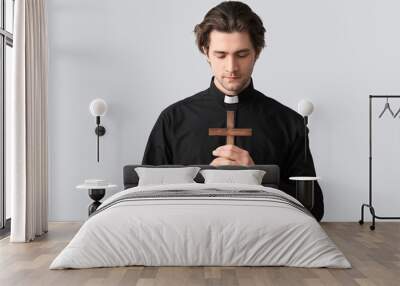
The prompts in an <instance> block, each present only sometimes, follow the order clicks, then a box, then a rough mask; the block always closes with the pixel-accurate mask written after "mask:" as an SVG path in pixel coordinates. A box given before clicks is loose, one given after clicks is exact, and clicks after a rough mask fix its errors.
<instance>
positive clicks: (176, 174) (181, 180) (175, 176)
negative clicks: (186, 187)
mask: <svg viewBox="0 0 400 286" xmlns="http://www.w3.org/2000/svg"><path fill="white" fill-rule="evenodd" d="M199 170H200V168H199V167H181V168H146V167H137V168H135V171H136V173H137V174H138V176H139V183H138V186H148V185H165V184H185V183H195V181H194V180H193V179H194V178H195V177H196V175H197V173H198V172H199Z"/></svg>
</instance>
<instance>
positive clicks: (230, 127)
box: [208, 96, 253, 145]
mask: <svg viewBox="0 0 400 286" xmlns="http://www.w3.org/2000/svg"><path fill="white" fill-rule="evenodd" d="M224 101H225V103H227V105H228V106H229V105H231V104H232V106H233V104H236V103H237V102H238V97H237V96H235V97H233V98H231V97H228V96H225V100H224ZM252 131H253V129H251V128H235V111H234V110H227V111H226V128H209V129H208V136H226V144H229V145H234V144H235V136H251V135H252Z"/></svg>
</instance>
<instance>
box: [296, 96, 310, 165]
mask: <svg viewBox="0 0 400 286" xmlns="http://www.w3.org/2000/svg"><path fill="white" fill-rule="evenodd" d="M297 111H298V112H299V113H300V114H301V115H302V116H303V117H304V162H306V161H307V124H308V116H309V115H310V114H311V113H312V112H313V111H314V105H313V104H312V102H311V101H308V100H305V99H302V100H300V101H299V103H298V105H297Z"/></svg>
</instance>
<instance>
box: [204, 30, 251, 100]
mask: <svg viewBox="0 0 400 286" xmlns="http://www.w3.org/2000/svg"><path fill="white" fill-rule="evenodd" d="M206 52H207V51H206ZM256 59H257V55H256V51H255V49H254V47H253V45H252V43H251V40H250V35H249V33H247V32H233V33H225V32H219V31H216V30H213V31H211V33H210V44H209V49H208V53H207V60H208V62H209V63H210V65H211V69H212V72H213V74H214V77H215V79H214V83H215V85H216V86H217V88H218V89H220V90H221V91H222V92H224V93H225V94H228V95H237V94H238V93H240V92H241V91H242V90H243V89H244V88H246V86H247V84H248V83H249V81H250V77H251V74H252V72H253V67H254V64H255V62H256Z"/></svg>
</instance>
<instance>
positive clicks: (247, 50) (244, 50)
mask: <svg viewBox="0 0 400 286" xmlns="http://www.w3.org/2000/svg"><path fill="white" fill-rule="evenodd" d="M244 52H250V49H242V50H239V51H236V52H235V54H238V53H244ZM213 53H214V54H227V52H224V51H214V52H213Z"/></svg>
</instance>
